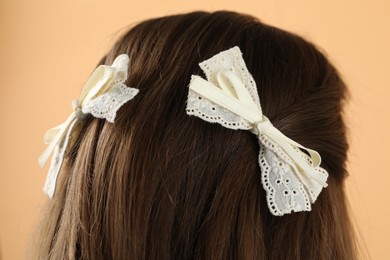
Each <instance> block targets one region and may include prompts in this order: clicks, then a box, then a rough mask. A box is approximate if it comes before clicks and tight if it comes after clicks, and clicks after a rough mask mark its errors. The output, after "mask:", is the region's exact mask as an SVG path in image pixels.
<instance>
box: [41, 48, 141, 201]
mask: <svg viewBox="0 0 390 260" xmlns="http://www.w3.org/2000/svg"><path fill="white" fill-rule="evenodd" d="M128 62H129V57H128V56H127V55H126V54H121V55H119V56H118V57H117V58H116V59H115V60H114V62H113V64H112V65H111V66H107V65H100V66H98V67H97V68H96V69H95V71H94V72H93V73H92V75H91V76H90V78H89V79H88V81H87V83H86V85H85V86H84V88H83V90H82V92H81V95H80V97H79V99H78V100H74V101H73V103H72V105H73V109H74V111H73V113H72V114H71V115H70V116H69V117H68V119H67V120H66V121H65V122H64V123H63V124H61V125H59V126H57V127H54V128H52V129H50V130H48V131H47V132H46V133H45V137H44V141H45V143H46V144H48V146H47V147H46V149H45V151H44V152H43V153H42V154H41V156H40V157H39V159H38V161H39V164H40V166H41V167H43V166H44V165H45V163H46V161H47V160H48V159H49V157H50V155H51V153H52V152H53V151H54V154H53V158H52V161H51V164H50V168H49V172H48V175H47V178H46V182H45V186H44V188H43V190H44V191H45V193H46V194H47V195H48V196H49V197H50V198H51V197H52V196H53V194H54V191H55V186H56V180H57V176H58V173H59V170H60V168H61V164H62V161H63V158H64V153H65V151H66V148H67V146H68V145H69V141H70V138H71V137H72V138H75V136H74V135H75V134H72V133H74V132H76V131H75V126H76V125H77V123H78V122H79V121H80V120H82V119H83V118H84V117H85V116H86V115H87V114H92V115H93V116H94V117H97V118H102V119H106V120H107V121H108V122H110V123H113V122H114V120H115V116H116V112H117V110H118V109H119V108H120V107H121V106H122V105H123V104H125V103H126V102H127V101H129V100H131V99H133V98H134V96H135V95H137V93H138V89H136V88H129V87H127V86H126V85H125V84H124V83H125V81H126V79H127V70H128Z"/></svg>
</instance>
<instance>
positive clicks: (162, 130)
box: [30, 11, 357, 260]
mask: <svg viewBox="0 0 390 260" xmlns="http://www.w3.org/2000/svg"><path fill="white" fill-rule="evenodd" d="M233 46H239V47H240V49H241V51H242V53H243V58H244V60H245V62H246V65H247V67H248V70H249V72H250V73H251V74H252V75H253V77H254V79H255V81H256V84H257V87H258V93H259V97H260V101H261V104H262V110H263V113H264V115H266V116H267V117H268V118H269V119H270V121H271V122H272V124H273V125H274V126H275V127H276V128H278V129H279V130H280V131H281V132H283V133H284V134H285V135H286V136H288V137H289V138H291V139H293V140H295V141H296V142H298V143H300V144H302V145H304V146H306V147H309V148H311V149H315V150H317V151H318V152H319V153H320V154H321V157H322V164H321V166H322V167H323V168H325V169H326V170H327V171H328V172H329V175H330V176H329V178H328V185H329V186H328V187H327V188H325V189H323V191H322V193H321V194H320V195H319V197H318V199H317V201H316V202H315V203H314V204H313V208H312V211H311V212H299V213H293V214H288V215H285V216H282V217H278V216H273V215H272V214H271V213H270V212H269V210H268V207H267V203H266V194H265V191H264V189H263V187H262V184H261V182H260V174H261V171H260V167H259V165H258V153H259V144H258V142H257V139H256V136H255V135H253V134H252V133H250V132H249V131H241V130H231V129H227V128H225V127H222V126H221V125H219V124H211V123H208V122H205V121H203V120H201V119H199V118H197V117H194V116H188V115H187V114H186V109H185V108H186V100H187V95H188V84H189V81H190V79H191V75H192V74H194V75H201V76H204V73H203V71H202V70H201V69H200V67H199V65H198V63H199V62H201V61H203V60H206V59H208V58H210V57H212V56H214V55H215V54H217V53H219V52H221V51H223V50H227V49H229V48H231V47H233ZM122 53H126V54H128V55H129V57H130V62H129V75H128V79H127V81H126V84H127V86H129V87H134V88H138V89H139V90H140V92H139V94H138V95H137V96H136V97H135V98H134V99H133V100H131V101H130V102H128V103H126V104H125V105H124V106H123V107H122V108H120V110H119V111H118V114H117V118H116V122H115V123H114V124H111V123H108V122H105V120H101V119H97V118H93V117H92V116H89V117H88V118H87V119H86V120H85V122H84V123H83V124H82V125H81V127H80V129H79V130H80V134H79V135H78V138H77V140H74V144H73V145H72V147H71V148H70V149H69V152H68V154H67V156H66V158H65V161H64V163H63V166H62V169H61V172H60V174H59V179H58V183H57V189H56V193H55V194H54V197H53V199H52V200H48V202H47V205H46V207H45V214H44V215H43V221H42V223H41V224H40V225H39V229H38V231H37V234H36V237H35V239H34V246H33V248H32V251H31V254H30V257H32V258H33V259H304V260H307V259H317V260H321V259H348V260H351V259H356V258H357V256H356V255H357V246H356V243H355V235H354V230H353V225H352V224H351V220H350V217H349V213H348V203H347V200H346V196H345V192H344V180H345V178H346V177H347V175H348V174H347V170H346V160H347V150H348V142H347V136H346V126H345V123H344V121H343V117H342V116H343V108H344V103H345V101H347V100H348V97H349V92H348V90H347V88H346V85H345V84H344V82H343V80H342V79H341V77H340V75H339V73H338V71H337V70H336V69H335V67H334V66H333V65H332V64H331V63H330V62H329V61H328V59H327V58H326V56H325V55H324V54H323V52H322V51H320V50H319V49H318V48H317V47H316V46H315V45H314V44H312V43H310V42H308V41H307V40H305V39H303V38H302V37H300V36H298V35H296V34H294V33H290V32H287V31H284V30H281V29H278V28H275V27H272V26H269V25H266V24H264V23H262V22H260V21H259V20H258V19H257V18H256V17H253V16H251V15H247V14H240V13H236V12H232V11H217V12H212V13H209V12H203V11H197V12H191V13H186V14H178V15H171V16H165V17H160V18H155V19H149V20H145V21H142V22H140V23H138V24H136V25H134V26H132V27H131V28H130V29H129V30H128V31H126V33H124V34H123V35H122V36H121V37H120V38H119V40H118V41H117V42H116V43H115V44H114V46H113V48H112V49H111V50H110V51H109V52H108V53H107V55H106V56H105V57H103V58H102V59H101V61H100V62H99V65H100V64H108V65H110V64H111V63H112V62H113V60H114V58H115V57H116V56H117V55H119V54H122Z"/></svg>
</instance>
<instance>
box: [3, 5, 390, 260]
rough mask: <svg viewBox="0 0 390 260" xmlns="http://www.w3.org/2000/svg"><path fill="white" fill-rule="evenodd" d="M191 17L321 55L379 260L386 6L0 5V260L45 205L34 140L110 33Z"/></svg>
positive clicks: (352, 182) (57, 116)
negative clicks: (338, 80)
mask: <svg viewBox="0 0 390 260" xmlns="http://www.w3.org/2000/svg"><path fill="white" fill-rule="evenodd" d="M314 2H317V3H314ZM320 2H321V3H320ZM196 9H203V10H217V9H228V10H235V11H240V12H245V13H250V14H253V15H256V16H257V17H259V18H260V19H261V20H263V21H264V22H267V23H270V24H273V25H276V26H279V27H282V28H285V29H288V30H291V31H294V32H297V33H299V34H301V35H303V36H304V37H306V38H308V39H309V40H311V41H314V42H315V43H317V44H318V45H319V46H321V47H322V48H324V49H325V50H326V52H327V53H328V54H329V56H330V59H331V60H332V61H333V62H334V63H335V65H336V66H337V67H338V68H339V69H340V71H341V72H342V74H343V75H344V78H345V80H346V81H347V83H348V84H349V87H350V89H351V92H352V98H353V99H352V101H351V103H350V104H349V106H348V110H347V113H348V119H347V120H348V122H347V123H348V126H349V129H350V132H351V136H350V141H351V150H350V153H349V165H348V167H349V171H350V173H351V177H350V178H349V179H348V181H347V191H348V195H349V197H350V200H351V205H352V210H353V213H354V218H355V219H356V222H357V223H358V225H359V229H360V231H361V232H360V233H361V236H362V239H363V240H364V242H365V244H366V247H367V248H368V251H369V252H370V254H371V258H372V259H389V253H388V252H389V251H388V247H389V245H390V243H389V234H390V224H389V216H388V214H389V213H390V210H389V199H390V196H389V194H390V192H389V189H390V186H389V183H390V175H389V166H388V165H387V164H386V163H387V162H389V160H390V158H389V157H388V156H389V152H388V150H387V148H388V147H390V138H389V135H388V134H389V133H390V131H389V128H390V124H389V123H390V122H389V118H390V109H389V104H388V103H389V101H388V96H389V94H390V79H389V74H390V71H389V61H390V51H389V48H390V31H389V29H390V1H386V0H383V1H379V0H370V1H368V0H365V1H358V0H353V1H352V0H351V1H339V0H332V1H329V0H328V1H310V0H306V1H303V0H300V1H297V0H295V1H287V0H278V1H271V0H270V1H259V0H235V1H233V0H225V1H222V0H207V1H201V0H196V1H195V0H161V1H152V0H142V1H130V0H127V1H124V0H123V1H108V0H107V1H100V2H99V1H96V0H95V1H86V0H78V1H76V0H71V1H70V0H67V1H65V0H63V1H59V0H58V1H52V0H46V1H45V0H31V1H27V0H25V1H22V0H0V26H1V27H0V33H1V34H0V73H1V74H0V120H1V127H0V155H1V156H0V253H1V255H2V259H7V260H8V259H22V258H23V253H24V250H25V248H26V242H27V240H28V238H29V236H30V234H31V231H32V227H33V226H34V224H35V222H36V220H37V216H38V213H39V211H40V208H41V206H42V205H43V203H44V201H45V200H46V197H45V196H44V194H43V192H42V186H43V184H44V180H45V177H46V172H47V168H48V167H47V166H46V167H45V168H44V169H40V168H39V167H38V163H37V158H38V156H39V154H40V153H41V152H42V151H43V149H44V147H45V146H44V144H43V142H42V137H43V133H44V132H45V131H46V130H47V129H49V128H50V127H52V126H54V125H56V124H58V123H61V122H62V120H65V119H66V117H67V116H68V115H69V114H70V113H71V100H72V99H74V98H77V97H78V95H79V92H80V90H81V88H82V86H83V83H84V82H85V80H86V79H87V77H88V76H89V74H90V73H91V72H92V70H93V68H94V66H95V64H96V63H97V61H98V60H99V59H100V57H101V56H102V55H103V54H104V53H105V51H106V50H107V49H108V48H109V47H110V46H111V44H112V43H113V40H114V39H115V38H116V37H117V34H115V32H117V31H118V30H119V29H121V28H123V27H125V26H126V25H129V24H131V23H134V22H137V21H140V20H143V19H146V18H150V17H156V16H162V15H168V14H175V13H180V12H185V11H192V10H196ZM319 246H321V245H319Z"/></svg>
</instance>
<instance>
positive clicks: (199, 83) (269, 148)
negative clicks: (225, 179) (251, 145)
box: [186, 46, 328, 216]
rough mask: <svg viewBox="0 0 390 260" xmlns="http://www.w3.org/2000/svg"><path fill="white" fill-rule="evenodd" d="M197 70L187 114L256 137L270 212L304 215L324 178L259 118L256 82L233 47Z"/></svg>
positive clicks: (316, 160)
mask: <svg viewBox="0 0 390 260" xmlns="http://www.w3.org/2000/svg"><path fill="white" fill-rule="evenodd" d="M199 66H200V67H201V69H202V70H203V71H204V73H205V74H206V77H207V80H205V79H203V78H201V77H200V76H196V75H192V77H191V81H190V84H189V93H188V101H187V108H186V111H187V114H188V115H195V116H197V117H199V118H201V119H203V120H205V121H207V122H211V123H219V124H221V125H222V126H224V127H227V128H230V129H244V130H250V131H251V132H252V133H254V134H256V135H257V137H258V141H259V144H260V152H259V158H258V159H259V165H260V168H261V182H262V185H263V187H264V189H265V191H266V194H267V204H268V207H269V210H270V211H271V213H272V214H273V215H277V216H282V215H284V214H288V213H291V212H292V211H295V212H298V211H310V210H311V204H312V203H314V202H315V200H316V199H317V197H318V195H319V193H320V192H321V190H322V188H323V187H326V186H327V183H326V181H327V178H328V173H327V172H326V170H325V169H323V168H321V167H320V164H321V157H320V155H319V153H318V152H316V151H314V150H312V149H309V148H306V147H303V146H302V145H300V144H299V143H297V142H295V141H293V140H291V139H290V138H288V137H286V136H285V135H284V134H283V133H282V132H280V131H279V130H278V129H277V128H275V127H274V126H273V125H272V123H271V122H270V121H269V119H268V118H267V117H266V116H265V115H263V113H262V110H261V106H260V100H259V95H258V93H257V88H256V83H255V81H254V79H253V77H252V75H251V74H250V73H249V72H248V69H247V67H246V65H245V62H244V60H243V58H242V53H241V50H240V49H239V47H238V46H235V47H233V48H231V49H228V50H225V51H222V52H220V53H219V54H217V55H215V56H213V57H212V58H210V59H208V60H205V61H203V62H201V63H199ZM301 149H303V150H306V151H307V152H308V154H309V156H308V155H307V154H306V153H304V152H303V151H301Z"/></svg>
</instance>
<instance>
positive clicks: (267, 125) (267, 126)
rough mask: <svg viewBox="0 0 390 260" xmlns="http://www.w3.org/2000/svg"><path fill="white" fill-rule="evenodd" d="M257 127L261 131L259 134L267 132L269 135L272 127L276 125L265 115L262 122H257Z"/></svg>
mask: <svg viewBox="0 0 390 260" xmlns="http://www.w3.org/2000/svg"><path fill="white" fill-rule="evenodd" d="M255 125H256V129H257V130H258V131H259V134H265V135H267V134H268V133H269V131H271V128H272V127H274V125H273V124H272V123H271V121H269V119H268V117H266V116H264V115H263V120H262V121H260V122H255Z"/></svg>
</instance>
